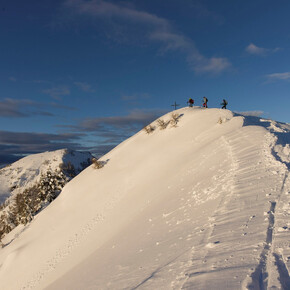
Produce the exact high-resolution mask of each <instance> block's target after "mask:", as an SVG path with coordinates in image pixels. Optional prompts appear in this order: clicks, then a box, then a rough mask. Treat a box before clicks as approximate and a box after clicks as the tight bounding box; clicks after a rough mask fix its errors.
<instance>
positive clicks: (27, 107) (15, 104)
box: [0, 98, 54, 118]
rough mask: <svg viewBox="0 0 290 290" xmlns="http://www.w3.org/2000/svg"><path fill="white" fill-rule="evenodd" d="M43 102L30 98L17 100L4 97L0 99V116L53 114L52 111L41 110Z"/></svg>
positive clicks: (18, 116)
mask: <svg viewBox="0 0 290 290" xmlns="http://www.w3.org/2000/svg"><path fill="white" fill-rule="evenodd" d="M41 107H44V104H40V103H37V102H34V101H31V100H17V99H10V98H6V99H4V100H2V101H1V100H0V117H8V118H23V117H30V116H35V115H42V116H48V117H51V116H54V114H53V113H51V112H48V111H45V110H42V109H41Z"/></svg>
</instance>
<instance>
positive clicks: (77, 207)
mask: <svg viewBox="0 0 290 290" xmlns="http://www.w3.org/2000/svg"><path fill="white" fill-rule="evenodd" d="M173 113H174V114H175V115H173V114H172V113H168V114H166V115H164V116H162V117H160V119H159V121H158V120H156V121H154V122H153V123H152V124H150V125H151V126H150V128H149V129H148V128H147V130H141V131H140V132H138V133H137V134H136V135H134V136H132V137H131V138H129V139H127V140H126V141H124V142H123V143H121V144H120V145H119V146H117V147H116V148H114V149H113V150H112V151H111V152H109V153H108V154H106V155H105V156H103V157H102V158H101V160H100V162H102V165H103V166H102V167H101V168H100V169H96V168H94V166H90V167H88V168H87V169H85V170H84V171H82V173H80V174H79V175H78V176H77V177H76V178H74V179H72V180H71V181H70V182H69V183H68V184H67V185H66V186H65V187H64V189H63V191H62V193H61V194H60V195H59V197H58V198H57V199H56V200H55V201H54V202H53V203H52V204H51V205H50V206H49V207H47V208H46V209H45V210H44V211H42V212H41V213H40V214H39V215H37V218H35V219H34V220H33V222H32V223H31V224H30V225H29V226H28V227H27V228H26V230H24V231H23V230H22V229H19V228H18V229H16V230H17V231H14V232H13V233H11V234H10V235H8V236H7V237H6V238H5V239H4V247H3V248H2V249H0V265H1V266H0V288H3V289H12V290H13V289H54V290H55V289H247V288H248V289H259V288H257V287H260V286H261V285H263V288H264V289H266V288H267V287H268V288H269V289H270V288H273V289H274V288H280V289H281V288H283V287H284V288H285V287H286V286H287V285H289V275H288V277H287V274H288V270H287V269H289V266H290V261H289V259H288V257H289V256H290V252H289V247H288V241H289V228H290V225H289V209H290V207H289V197H290V181H289V177H288V174H289V167H288V165H287V159H284V161H283V160H282V158H281V157H280V156H282V155H281V152H284V153H285V154H284V155H285V156H284V158H286V155H287V152H288V151H287V150H288V149H287V148H289V144H288V141H287V140H289V134H290V133H289V132H290V130H289V129H290V128H289V126H288V125H287V124H286V125H283V124H282V125H281V124H280V123H278V122H275V123H274V121H270V120H268V121H267V122H265V121H263V120H261V119H255V120H254V119H249V118H248V117H242V116H237V115H234V114H233V113H232V112H230V111H228V110H221V109H203V108H199V107H193V108H182V109H179V110H176V111H174V112H173ZM253 122H254V123H253ZM270 125H271V126H270ZM274 125H275V128H276V129H275V130H274V129H273V128H274V127H273V126H274ZM269 126H270V127H271V128H269ZM277 128H281V129H283V132H280V131H279V130H277ZM146 131H147V132H146ZM276 146H281V148H280V150H279V152H278V151H277V150H276V149H277V148H278V147H276ZM287 146H288V147H287ZM278 153H279V154H280V155H279V154H278ZM21 231H22V232H21ZM13 239H14V240H13ZM27 261H29V264H28V263H27ZM15 277H17V279H15Z"/></svg>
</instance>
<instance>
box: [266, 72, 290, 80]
mask: <svg viewBox="0 0 290 290" xmlns="http://www.w3.org/2000/svg"><path fill="white" fill-rule="evenodd" d="M266 78H267V79H268V80H270V81H275V80H284V81H290V72H284V73H273V74H268V75H266Z"/></svg>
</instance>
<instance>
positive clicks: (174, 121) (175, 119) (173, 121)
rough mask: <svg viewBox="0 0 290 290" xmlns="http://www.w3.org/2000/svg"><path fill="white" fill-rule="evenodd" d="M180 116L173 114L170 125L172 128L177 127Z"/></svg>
mask: <svg viewBox="0 0 290 290" xmlns="http://www.w3.org/2000/svg"><path fill="white" fill-rule="evenodd" d="M179 118H180V115H179V114H177V113H172V114H171V119H170V124H171V126H172V127H176V126H177V123H178V122H179Z"/></svg>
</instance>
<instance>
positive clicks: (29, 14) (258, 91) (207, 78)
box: [0, 0, 290, 164]
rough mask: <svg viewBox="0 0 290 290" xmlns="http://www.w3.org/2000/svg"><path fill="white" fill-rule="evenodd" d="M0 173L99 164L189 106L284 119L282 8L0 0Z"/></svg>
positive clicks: (289, 9) (161, 0)
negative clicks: (22, 163) (70, 160)
mask: <svg viewBox="0 0 290 290" xmlns="http://www.w3.org/2000/svg"><path fill="white" fill-rule="evenodd" d="M0 9H1V10H0V32H1V33H0V35H1V45H0V82H1V83H0V164H1V163H2V164H3V163H7V162H12V161H14V160H16V159H17V158H19V157H21V156H23V155H25V154H31V153H37V152H42V151H46V150H55V149H59V148H64V147H70V148H72V149H78V150H89V151H91V152H93V153H95V154H96V155H98V156H99V155H102V154H103V153H105V152H107V151H108V150H110V149H111V148H113V147H114V146H115V145H116V144H118V143H120V142H121V141H122V140H124V139H126V138H127V137H128V136H130V135H132V134H133V133H135V132H137V131H138V130H139V129H141V128H142V127H143V126H144V125H145V124H148V123H149V122H150V121H152V120H153V119H155V118H157V117H158V116H160V115H161V114H163V113H165V112H168V111H169V110H171V109H172V107H171V105H172V104H173V103H174V102H175V101H176V102H177V103H178V104H180V105H181V106H186V101H187V100H188V98H189V97H192V98H193V99H194V100H195V104H196V105H201V99H202V97H203V96H206V97H207V98H208V99H209V107H220V102H221V100H222V99H223V98H226V99H227V100H228V102H229V109H231V110H233V111H237V112H250V114H253V115H261V116H263V117H266V118H271V119H274V120H277V121H282V122H288V123H289V122H290V117H289V108H290V98H289V91H290V57H289V52H290V30H289V27H290V17H289V13H290V2H289V1H288V0H277V1H270V0H255V1H248V0H243V1H240V0H237V1H230V0H227V1H222V0H221V1H214V0H199V1H195V0H192V1H190V0H179V1H176V0H154V1H153V0H138V1H137V0H135V1H102V0H100V1H98V0H89V1H87V0H63V1H62V0H58V1H54V0H42V1H39V0H30V1H22V0H13V1H11V0H2V1H1V4H0Z"/></svg>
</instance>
